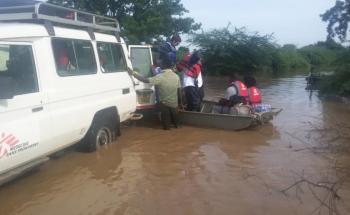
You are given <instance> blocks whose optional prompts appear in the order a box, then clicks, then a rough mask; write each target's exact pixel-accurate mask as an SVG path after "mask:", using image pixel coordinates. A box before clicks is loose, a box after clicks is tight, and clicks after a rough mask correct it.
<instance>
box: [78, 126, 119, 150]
mask: <svg viewBox="0 0 350 215" xmlns="http://www.w3.org/2000/svg"><path fill="white" fill-rule="evenodd" d="M112 130H113V126H111V125H110V123H103V122H94V123H93V124H92V126H91V128H90V130H89V132H88V134H87V136H86V137H85V140H84V145H85V148H86V150H87V151H89V152H93V151H96V150H98V149H99V148H100V147H101V146H103V145H106V144H109V143H111V142H112V141H113V132H112Z"/></svg>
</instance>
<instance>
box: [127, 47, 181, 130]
mask: <svg viewBox="0 0 350 215" xmlns="http://www.w3.org/2000/svg"><path fill="white" fill-rule="evenodd" d="M159 59H160V60H159V62H160V63H159V64H160V65H159V66H160V67H161V69H162V72H161V73H160V74H158V75H156V76H153V77H151V78H145V77H143V76H141V75H140V74H138V73H137V72H134V71H133V70H132V69H130V68H128V72H129V74H130V75H132V76H134V77H135V78H136V79H138V80H139V81H142V82H144V83H150V84H153V85H155V86H157V87H158V89H159V103H158V107H159V109H160V114H161V122H162V125H163V129H164V130H169V129H170V122H172V123H173V125H174V126H175V128H178V127H179V121H178V116H177V115H178V113H177V112H178V110H177V108H178V106H179V105H178V104H179V93H180V87H181V85H180V79H179V77H178V75H177V74H176V73H175V72H174V71H173V70H172V69H171V67H172V63H171V59H170V57H169V56H168V55H166V54H160V57H159Z"/></svg>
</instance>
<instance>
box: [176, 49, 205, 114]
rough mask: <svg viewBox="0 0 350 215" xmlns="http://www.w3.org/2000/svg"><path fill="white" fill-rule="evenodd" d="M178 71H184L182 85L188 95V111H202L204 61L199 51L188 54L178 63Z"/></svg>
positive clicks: (186, 95)
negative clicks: (202, 61)
mask: <svg viewBox="0 0 350 215" xmlns="http://www.w3.org/2000/svg"><path fill="white" fill-rule="evenodd" d="M177 69H178V71H181V72H182V87H183V89H184V92H185V97H186V103H187V106H186V110H187V111H197V112H199V111H200V108H201V101H202V93H201V90H200V89H201V87H202V85H203V80H202V75H201V72H202V63H201V58H200V56H199V53H198V52H194V53H193V54H188V55H187V56H185V57H184V59H183V60H182V61H181V62H180V63H179V64H178V65H177Z"/></svg>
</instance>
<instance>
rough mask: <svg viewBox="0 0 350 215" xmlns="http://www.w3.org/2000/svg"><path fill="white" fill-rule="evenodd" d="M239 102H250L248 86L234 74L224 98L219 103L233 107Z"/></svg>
mask: <svg viewBox="0 0 350 215" xmlns="http://www.w3.org/2000/svg"><path fill="white" fill-rule="evenodd" d="M239 103H242V104H247V103H248V88H247V86H246V85H245V84H244V83H243V82H242V81H240V80H239V79H238V78H237V77H236V75H235V74H233V75H231V77H230V81H229V86H228V87H227V89H226V92H225V95H224V98H222V99H220V101H219V104H220V105H223V106H229V107H232V106H234V105H236V104H239Z"/></svg>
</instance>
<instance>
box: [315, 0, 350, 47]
mask: <svg viewBox="0 0 350 215" xmlns="http://www.w3.org/2000/svg"><path fill="white" fill-rule="evenodd" d="M321 17H322V20H323V21H325V22H328V27H327V31H328V37H329V38H334V37H338V38H339V39H340V41H342V42H344V41H346V37H347V32H348V30H349V29H348V24H349V22H350V1H349V0H337V1H336V2H335V5H334V6H333V7H332V8H330V9H329V10H327V11H326V12H325V13H324V14H322V15H321Z"/></svg>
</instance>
